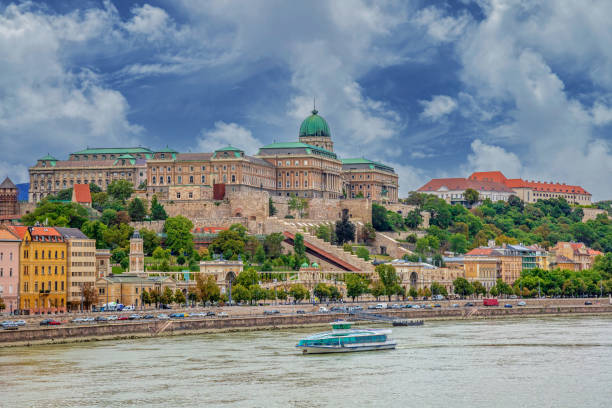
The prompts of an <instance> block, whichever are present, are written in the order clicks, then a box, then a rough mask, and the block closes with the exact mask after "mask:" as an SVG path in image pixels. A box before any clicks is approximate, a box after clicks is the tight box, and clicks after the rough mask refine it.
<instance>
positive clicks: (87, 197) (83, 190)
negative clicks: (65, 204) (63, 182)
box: [72, 184, 91, 204]
mask: <svg viewBox="0 0 612 408" xmlns="http://www.w3.org/2000/svg"><path fill="white" fill-rule="evenodd" d="M72 198H73V201H74V202H77V203H87V204H91V190H89V184H75V185H74V186H73V187H72Z"/></svg>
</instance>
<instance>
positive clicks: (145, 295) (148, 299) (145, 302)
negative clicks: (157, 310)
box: [140, 290, 151, 305]
mask: <svg viewBox="0 0 612 408" xmlns="http://www.w3.org/2000/svg"><path fill="white" fill-rule="evenodd" d="M140 300H141V301H142V304H143V305H150V304H151V296H149V292H147V291H146V290H143V291H142V292H141V293H140Z"/></svg>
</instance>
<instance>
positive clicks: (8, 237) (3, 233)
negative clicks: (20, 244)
mask: <svg viewBox="0 0 612 408" xmlns="http://www.w3.org/2000/svg"><path fill="white" fill-rule="evenodd" d="M0 241H21V240H20V239H19V237H18V236H17V235H15V234H13V233H12V232H11V231H9V230H5V229H0Z"/></svg>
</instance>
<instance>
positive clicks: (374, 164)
mask: <svg viewBox="0 0 612 408" xmlns="http://www.w3.org/2000/svg"><path fill="white" fill-rule="evenodd" d="M345 164H346V165H351V164H368V165H369V166H370V169H374V168H375V167H379V168H380V170H384V171H388V172H391V173H395V171H394V170H393V167H391V166H387V165H386V164H382V163H379V162H375V161H373V160H370V159H365V158H357V159H342V165H345Z"/></svg>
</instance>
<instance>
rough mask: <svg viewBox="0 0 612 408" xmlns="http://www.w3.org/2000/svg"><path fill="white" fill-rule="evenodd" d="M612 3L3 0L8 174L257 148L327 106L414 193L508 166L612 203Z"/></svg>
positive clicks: (1, 98) (341, 140) (324, 112)
mask: <svg viewBox="0 0 612 408" xmlns="http://www.w3.org/2000/svg"><path fill="white" fill-rule="evenodd" d="M611 15H612V2H611V1H608V0H603V1H597V0H593V1H589V2H582V1H574V0H541V1H525V0H474V1H470V0H455V1H447V2H445V1H439V2H435V1H416V0H415V1H407V0H399V1H393V0H389V1H376V2H370V1H365V0H351V1H317V0H314V1H307V2H306V1H302V2H298V1H281V0H278V1H276V0H269V1H263V0H262V1H256V0H232V1H216V0H210V1H199V0H151V1H138V2H135V1H129V0H62V1H46V2H44V1H36V2H34V1H32V2H6V1H3V0H0V61H1V63H0V146H1V147H2V154H0V177H3V176H4V175H8V176H10V177H11V178H12V179H13V181H14V182H16V183H18V182H26V181H28V175H27V168H28V167H29V166H31V165H33V164H34V163H35V160H36V159H37V158H40V157H42V156H44V155H45V154H47V153H50V154H52V155H54V156H56V157H58V158H59V159H66V158H67V157H68V154H69V153H70V152H73V151H77V150H80V149H82V148H85V147H87V146H90V147H106V146H136V145H143V146H147V147H150V148H152V149H156V148H162V147H165V146H170V147H172V148H174V149H176V150H178V151H182V152H188V151H191V152H209V151H212V150H214V149H215V148H218V147H221V146H224V145H227V144H232V145H235V146H238V147H241V148H243V149H244V150H245V151H246V152H247V153H249V154H255V153H257V149H258V147H259V146H262V145H264V144H268V143H272V142H274V141H277V142H281V141H295V140H297V136H298V129H299V125H300V123H301V121H302V120H303V119H304V118H305V117H306V116H308V115H309V114H310V111H311V110H312V106H313V99H314V98H316V107H317V109H318V110H319V114H320V115H321V116H323V117H324V118H325V119H326V120H327V121H328V123H329V126H330V128H331V132H332V138H333V141H334V149H335V151H336V152H337V153H338V154H339V155H340V156H341V157H366V158H369V159H372V160H378V161H381V162H384V163H387V164H390V165H392V166H394V168H395V169H396V172H397V173H398V174H399V176H400V195H401V196H405V195H407V194H408V192H409V191H412V190H415V189H417V188H419V187H420V186H421V185H423V184H424V183H425V182H427V181H428V180H429V179H430V178H434V177H467V176H468V175H469V174H470V173H471V172H472V171H476V170H482V171H487V170H501V171H502V172H503V173H504V174H505V175H506V176H507V177H509V178H517V177H522V178H524V179H527V180H543V181H559V182H565V183H568V184H578V185H581V186H583V187H584V188H585V189H586V190H587V191H589V192H591V193H592V194H593V199H594V200H603V199H612V147H611V145H612V136H611V135H612V47H610V44H612V24H610V23H609V20H610V19H609V17H610V16H611Z"/></svg>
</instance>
